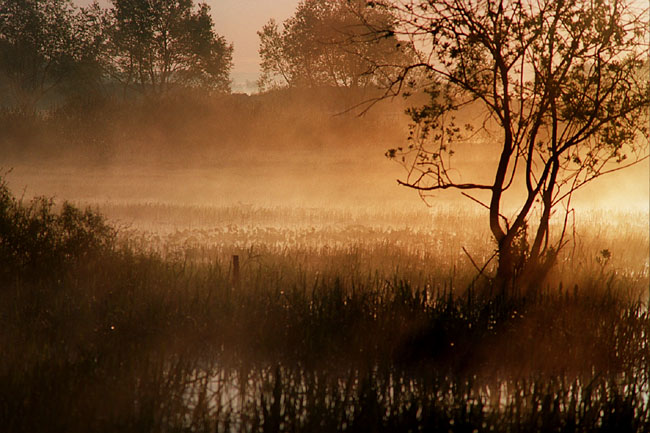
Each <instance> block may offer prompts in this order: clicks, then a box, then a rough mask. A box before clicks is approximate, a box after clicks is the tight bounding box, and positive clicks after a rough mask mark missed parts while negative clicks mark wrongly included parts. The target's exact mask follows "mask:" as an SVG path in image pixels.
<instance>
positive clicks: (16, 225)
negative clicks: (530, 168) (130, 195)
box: [0, 187, 650, 432]
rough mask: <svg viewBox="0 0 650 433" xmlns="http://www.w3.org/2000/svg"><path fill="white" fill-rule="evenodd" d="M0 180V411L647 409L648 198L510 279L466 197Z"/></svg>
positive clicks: (290, 415)
mask: <svg viewBox="0 0 650 433" xmlns="http://www.w3.org/2000/svg"><path fill="white" fill-rule="evenodd" d="M0 195H1V196H2V197H1V198H2V200H0V203H2V212H1V213H0V218H1V219H2V224H3V225H2V228H3V231H2V233H3V236H2V243H0V250H1V251H0V252H1V253H2V254H3V261H2V266H1V269H0V271H2V272H0V277H1V283H2V290H1V291H0V344H1V345H2V347H3V348H5V349H4V356H3V357H2V358H0V420H1V421H2V425H3V429H4V431H7V432H33V431H44V432H49V431H53V432H56V431H61V432H64V431H65V432H76V431H97V432H103V431H106V432H109V431H120V432H129V431H133V432H144V431H151V432H172V431H173V432H181V431H187V432H190V431H225V432H240V431H241V432H275V431H292V432H299V431H305V432H318V431H322V432H331V431H349V432H358V431H359V432H360V431H364V432H368V431H459V432H460V431H478V432H489V431H511V432H523V431H580V432H586V431H633V432H643V431H648V430H649V429H650V406H649V391H650V390H649V386H650V385H649V383H650V382H649V378H650V368H649V367H648V366H649V365H650V346H649V344H648V335H649V333H650V316H649V315H648V309H647V301H648V292H647V287H648V231H647V230H645V226H644V224H645V223H644V222H643V218H646V219H645V221H647V215H645V216H644V215H636V214H620V215H619V216H618V217H619V218H621V220H620V221H622V222H620V223H618V222H616V221H614V219H613V218H612V217H611V215H610V216H609V218H608V219H607V220H606V221H605V220H604V219H603V218H601V216H599V215H598V214H597V213H594V214H591V216H588V217H587V218H585V220H584V222H580V225H578V233H579V236H578V238H576V244H575V246H573V245H572V246H571V248H570V249H567V251H566V253H565V256H564V257H563V260H562V261H561V263H560V265H559V266H558V270H557V272H556V274H555V275H554V276H553V278H554V279H553V280H550V281H549V283H548V284H547V285H546V286H545V288H544V289H542V290H541V291H539V292H537V293H534V294H527V295H526V296H513V295H503V294H500V295H497V294H495V293H491V291H490V286H489V283H488V281H487V279H486V278H484V277H478V278H477V274H478V272H477V271H476V269H475V268H474V266H473V265H472V263H471V262H470V260H469V258H468V256H467V254H466V253H465V252H464V251H463V248H465V250H467V252H468V253H469V254H471V255H472V257H473V259H474V260H475V261H476V262H479V263H482V262H484V261H487V259H488V258H489V257H490V256H491V255H492V254H493V245H491V243H490V240H489V236H488V235H487V233H483V232H481V231H480V230H476V229H475V227H479V226H480V223H481V222H482V218H481V215H480V214H478V213H472V212H470V211H466V210H462V209H459V208H453V207H450V208H448V209H447V210H445V209H438V210H436V211H432V212H429V211H411V210H406V211H404V212H382V211H377V212H375V213H373V212H371V211H363V212H353V211H342V210H323V209H292V208H254V207H247V206H241V207H227V208H208V207H184V206H171V205H159V204H140V205H134V204H128V205H119V204H114V203H113V204H111V203H107V204H102V205H101V206H100V212H101V213H99V212H98V211H97V210H94V211H93V210H86V211H81V210H79V209H78V208H77V207H74V206H71V205H64V206H62V207H58V206H56V205H55V204H53V203H51V202H49V201H47V200H45V201H44V200H40V201H35V202H32V203H22V202H20V201H19V200H16V199H15V198H13V196H12V195H11V194H10V192H9V191H8V190H7V189H6V187H5V188H4V189H2V194H0ZM102 214H104V215H106V216H107V217H108V218H109V220H108V221H111V223H110V224H109V222H107V220H106V219H105V218H104V217H103V216H102ZM626 219H627V220H628V221H629V224H628V223H626V222H625V221H626ZM639 221H641V222H639ZM114 226H117V227H121V228H119V229H117V230H116V229H114V228H113V227H114ZM44 248H49V249H48V250H47V251H49V254H48V255H45V256H44V255H43V251H44ZM604 250H607V251H608V254H606V253H603V251H604ZM233 254H237V255H238V256H239V257H240V258H241V269H240V271H241V277H240V280H239V281H234V280H233V269H232V262H231V260H232V255H233ZM43 257H46V258H47V260H44V259H43ZM489 271H490V269H489V267H488V268H486V272H489Z"/></svg>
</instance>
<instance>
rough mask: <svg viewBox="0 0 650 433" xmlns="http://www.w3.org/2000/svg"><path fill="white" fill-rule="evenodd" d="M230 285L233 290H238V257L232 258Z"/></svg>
mask: <svg viewBox="0 0 650 433" xmlns="http://www.w3.org/2000/svg"><path fill="white" fill-rule="evenodd" d="M232 285H233V287H234V288H236V289H238V288H239V256H238V255H236V254H235V255H233V256H232Z"/></svg>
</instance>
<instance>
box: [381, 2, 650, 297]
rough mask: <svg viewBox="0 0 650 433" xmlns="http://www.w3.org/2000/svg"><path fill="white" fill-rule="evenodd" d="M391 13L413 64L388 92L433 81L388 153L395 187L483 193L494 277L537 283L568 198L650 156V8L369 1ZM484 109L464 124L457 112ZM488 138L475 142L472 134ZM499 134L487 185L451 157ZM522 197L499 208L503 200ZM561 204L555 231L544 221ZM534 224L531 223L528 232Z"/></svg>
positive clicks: (562, 235)
mask: <svg viewBox="0 0 650 433" xmlns="http://www.w3.org/2000/svg"><path fill="white" fill-rule="evenodd" d="M373 5H374V6H376V7H379V8H381V10H384V11H387V12H390V13H391V14H392V15H393V17H395V19H396V21H397V23H398V24H397V27H396V28H397V29H398V30H397V33H398V35H399V37H400V39H401V40H403V41H405V43H409V44H410V45H411V46H412V47H413V50H414V51H415V52H417V57H418V58H417V60H416V61H414V62H412V63H411V64H410V65H408V67H406V68H403V69H402V72H401V73H400V74H399V76H398V77H397V79H395V80H394V81H393V82H391V83H390V85H389V86H388V93H389V94H395V93H397V92H399V91H401V90H404V89H405V88H408V87H410V88H415V87H416V86H417V85H418V84H421V82H420V83H416V82H415V81H414V80H412V79H411V77H412V72H413V71H415V70H424V71H425V73H426V74H427V75H428V77H429V82H428V83H427V84H426V92H427V94H428V95H429V98H428V103H426V104H425V105H423V106H421V107H418V108H414V109H412V110H410V114H411V117H412V120H413V123H412V127H411V133H410V137H409V144H408V146H406V147H405V148H398V149H391V150H389V152H388V156H389V157H399V158H400V160H401V162H402V163H403V165H404V166H405V168H406V169H407V172H408V174H407V178H406V179H405V180H402V181H400V183H401V184H403V185H406V186H408V187H410V188H414V189H416V190H418V191H420V193H421V194H427V193H429V192H432V191H438V190H444V189H456V190H460V191H462V192H463V194H465V195H467V196H468V197H470V198H472V199H474V200H476V201H478V202H480V200H479V199H478V198H477V196H470V195H469V193H472V192H474V193H478V194H480V193H481V191H483V192H487V193H488V194H489V200H488V201H487V202H486V203H482V202H480V203H482V204H483V206H485V207H486V208H487V209H489V224H490V229H491V232H492V234H493V236H494V239H495V241H496V243H497V253H498V257H499V266H498V270H497V280H498V281H499V284H502V285H503V284H511V283H512V282H514V281H517V282H518V283H521V284H524V285H528V284H533V285H534V284H536V282H539V280H540V279H541V278H543V276H544V275H545V274H546V272H547V271H548V269H549V268H550V267H551V266H552V264H553V263H554V261H555V259H556V256H557V252H558V250H559V249H560V248H561V247H562V246H563V245H564V243H565V242H566V233H567V221H568V218H567V217H568V214H569V211H570V208H571V204H570V202H571V197H572V194H573V193H574V192H575V191H576V190H577V189H579V188H580V187H582V186H583V185H585V184H587V183H589V182H591V181H592V180H594V179H596V178H598V177H600V176H602V175H603V174H606V173H609V172H611V171H614V170H619V169H621V168H625V167H627V166H630V165H632V164H634V163H637V162H639V161H641V160H644V159H646V158H647V157H648V153H647V152H648V147H647V144H648V108H649V105H650V89H649V86H648V60H647V49H648V31H647V29H648V20H647V11H641V10H637V9H636V8H635V6H634V3H633V2H630V1H618V0H575V1H566V0H559V1H556V0H542V1H529V0H475V1H468V0H440V1H420V0H417V1H415V0H410V1H382V2H376V3H373ZM467 106H470V107H473V108H474V109H475V110H476V111H478V112H480V113H482V114H481V115H479V116H475V118H474V119H470V121H469V123H468V124H467V125H465V128H462V127H460V126H459V125H457V124H456V122H455V119H454V113H455V112H457V111H458V110H459V109H461V108H463V107H467ZM481 134H482V137H483V140H478V139H477V137H481ZM472 139H473V140H474V141H482V142H483V143H484V144H486V145H490V144H493V143H495V142H496V143H498V153H499V157H498V162H497V163H496V166H495V167H494V171H493V175H494V177H493V180H492V181H491V182H481V181H474V180H472V179H471V177H472V174H473V173H463V174H464V176H463V177H462V178H461V176H460V175H459V174H458V173H456V172H455V171H454V170H453V169H452V167H453V165H452V156H453V155H454V152H455V150H457V149H458V147H459V146H463V145H467V143H468V142H469V141H471V140H472ZM517 189H520V190H521V189H523V190H524V193H523V194H520V195H519V196H517V197H518V200H519V202H518V203H519V204H518V206H517V210H516V211H515V212H514V213H513V214H512V215H507V216H506V215H504V213H505V211H504V209H503V202H504V196H505V194H506V193H513V195H516V190H517ZM562 206H563V207H564V210H565V212H564V220H563V224H560V229H559V232H558V233H557V234H555V235H552V234H551V225H550V220H551V216H552V215H553V214H554V212H555V211H556V209H557V208H559V207H562ZM529 229H530V231H531V233H528V231H529Z"/></svg>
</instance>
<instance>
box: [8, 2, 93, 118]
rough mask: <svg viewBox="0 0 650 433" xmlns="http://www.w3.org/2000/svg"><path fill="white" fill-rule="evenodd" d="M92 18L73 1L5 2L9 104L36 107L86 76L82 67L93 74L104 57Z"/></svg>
mask: <svg viewBox="0 0 650 433" xmlns="http://www.w3.org/2000/svg"><path fill="white" fill-rule="evenodd" d="M88 17H89V15H88V11H87V10H77V9H76V8H75V7H74V6H73V5H72V3H71V2H70V0H0V85H2V86H4V87H5V88H6V89H7V90H6V91H5V92H3V93H4V94H5V98H3V99H5V101H4V103H5V104H7V105H12V106H17V107H19V108H20V109H23V110H33V109H34V108H35V107H36V105H37V104H38V103H39V102H40V101H41V100H42V99H43V98H44V97H45V96H46V95H48V94H51V93H53V92H54V91H56V90H61V89H62V87H63V86H64V85H65V84H71V82H72V80H73V78H75V77H76V78H77V79H80V78H81V76H82V74H81V70H82V69H85V71H86V73H85V75H86V76H88V73H89V72H90V70H91V69H93V68H94V65H95V64H96V59H97V55H98V52H97V51H96V50H95V49H93V48H92V47H93V44H95V43H96V40H95V37H94V36H93V35H92V31H93V28H92V26H91V25H90V22H89V20H88ZM82 65H83V66H82Z"/></svg>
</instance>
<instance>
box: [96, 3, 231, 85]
mask: <svg viewBox="0 0 650 433" xmlns="http://www.w3.org/2000/svg"><path fill="white" fill-rule="evenodd" d="M213 27H214V24H213V21H212V18H211V17H210V15H209V7H208V6H207V5H206V4H205V3H201V4H199V6H198V9H196V10H195V8H194V5H193V2H192V0H113V8H112V9H111V10H110V13H109V23H108V25H107V29H108V32H109V36H108V38H109V41H110V46H111V50H112V51H111V58H112V64H113V76H114V77H115V78H117V79H118V80H119V81H120V82H122V83H123V84H124V85H125V86H126V87H135V88H137V89H138V90H140V91H142V92H148V93H153V94H162V93H165V92H167V91H169V90H170V89H171V88H173V87H204V88H211V89H215V90H218V91H229V90H230V78H229V75H230V69H231V67H232V52H233V47H232V45H230V44H228V43H227V42H226V41H225V39H224V38H223V37H222V36H219V35H217V34H216V33H215V32H214V30H213Z"/></svg>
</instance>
